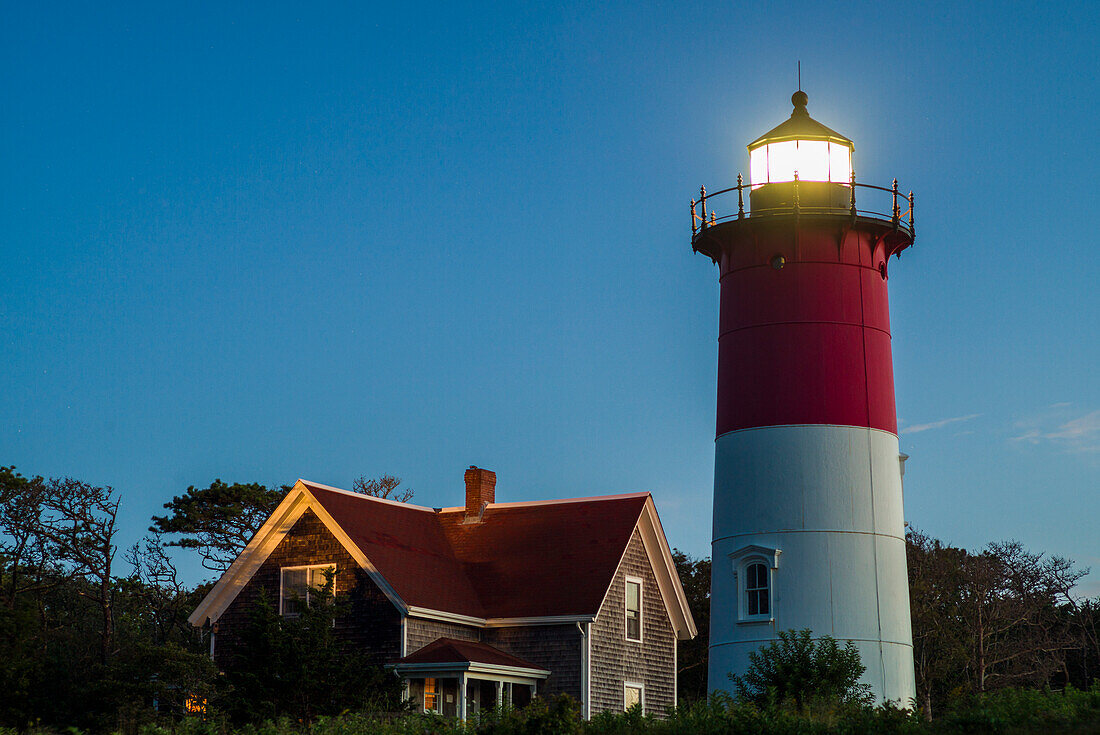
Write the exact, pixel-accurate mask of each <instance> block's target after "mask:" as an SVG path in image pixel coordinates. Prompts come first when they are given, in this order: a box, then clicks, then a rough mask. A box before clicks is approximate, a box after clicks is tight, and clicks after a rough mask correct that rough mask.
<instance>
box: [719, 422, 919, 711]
mask: <svg viewBox="0 0 1100 735" xmlns="http://www.w3.org/2000/svg"><path fill="white" fill-rule="evenodd" d="M714 478H715V479H714V529H713V530H714V535H713V544H712V554H713V555H712V557H711V559H712V563H713V565H714V573H713V577H712V579H713V588H712V590H711V617H712V620H715V621H725V623H726V624H716V625H713V626H712V629H711V640H710V646H711V648H710V670H709V682H710V684H709V685H710V688H711V689H729V688H730V682H729V680H728V676H727V675H728V673H729V672H731V671H732V672H738V673H743V672H744V671H745V669H746V668H747V666H748V654H749V652H750V651H754V650H757V649H758V648H760V647H761V646H762V645H765V644H766V643H767V642H769V641H771V640H774V639H775V638H776V632H777V631H780V630H788V629H794V630H801V629H803V628H809V629H810V630H811V631H813V634H814V636H815V637H819V636H822V635H829V636H832V637H833V638H835V639H837V640H838V641H839V642H840V643H841V644H842V645H843V643H844V642H845V641H848V640H851V641H853V642H854V643H855V644H856V646H857V647H858V649H859V652H860V656H861V659H862V661H863V665H864V666H866V667H867V671H866V673H865V674H864V679H863V681H864V682H866V683H867V684H870V685H871V687H872V690H873V691H874V692H875V693H876V695H878V696H879V697H880V698H881V699H887V700H893V701H895V702H898V703H900V704H902V705H903V706H907V705H908V704H909V700H910V698H911V697H913V696H914V694H915V682H914V674H913V641H912V634H911V629H910V622H909V587H908V579H907V575H906V566H905V527H904V521H903V513H902V486H901V465H900V460H899V451H898V438H897V436H896V435H895V434H892V433H890V432H887V431H883V430H880V429H869V428H864V427H853V426H831V425H802V426H769V427H763V428H753V429H742V430H739V431H731V432H728V433H726V434H723V435H721V436H719V437H718V438H717V440H716V451H715V471H714ZM761 561H763V562H765V563H766V566H767V568H768V570H769V575H770V579H769V583H770V589H769V595H770V604H769V606H768V607H769V610H768V613H767V614H766V615H758V616H752V615H750V614H749V610H748V604H747V599H746V583H748V582H749V580H747V579H746V570H747V568H748V566H749V565H751V564H753V563H759V562H761ZM730 622H732V623H733V624H732V625H730V624H728V623H730ZM723 682H725V685H723Z"/></svg>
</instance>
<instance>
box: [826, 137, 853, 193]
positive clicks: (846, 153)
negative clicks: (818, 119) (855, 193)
mask: <svg viewBox="0 0 1100 735" xmlns="http://www.w3.org/2000/svg"><path fill="white" fill-rule="evenodd" d="M851 180H852V149H851V148H849V147H848V146H846V145H841V144H840V143H830V144H829V181H835V182H837V183H838V184H847V183H849V182H851Z"/></svg>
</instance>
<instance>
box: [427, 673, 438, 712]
mask: <svg viewBox="0 0 1100 735" xmlns="http://www.w3.org/2000/svg"><path fill="white" fill-rule="evenodd" d="M424 711H425V712H438V711H439V692H438V691H437V690H436V687H435V679H425V680H424Z"/></svg>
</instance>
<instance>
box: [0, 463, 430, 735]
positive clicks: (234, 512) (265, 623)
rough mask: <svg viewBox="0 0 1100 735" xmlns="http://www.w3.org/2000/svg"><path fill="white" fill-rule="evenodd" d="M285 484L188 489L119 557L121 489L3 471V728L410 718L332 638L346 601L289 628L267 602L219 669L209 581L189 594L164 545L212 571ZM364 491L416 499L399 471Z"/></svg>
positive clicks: (364, 481) (391, 690) (386, 681)
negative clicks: (205, 626)
mask: <svg viewBox="0 0 1100 735" xmlns="http://www.w3.org/2000/svg"><path fill="white" fill-rule="evenodd" d="M289 489H290V488H289V487H286V486H284V487H267V486H264V485H260V484H256V483H249V484H245V483H234V484H228V483H224V482H222V481H221V480H215V481H214V482H213V483H211V484H210V485H209V486H208V487H204V488H196V487H189V488H187V491H186V492H184V493H183V494H181V495H179V496H176V497H174V498H173V499H172V500H171V501H169V502H168V503H165V509H166V510H167V513H166V514H165V515H163V516H154V517H153V518H152V519H151V522H152V525H151V526H150V528H149V532H148V535H147V536H146V537H145V538H143V539H142V540H141V541H140V542H139V543H136V544H134V545H133V546H131V547H129V548H127V549H124V550H122V552H121V559H119V549H118V545H117V540H118V531H119V528H118V509H119V495H118V493H116V492H115V491H114V490H113V489H112V488H110V487H98V486H95V485H90V484H87V483H83V482H80V481H77V480H73V479H69V478H65V479H46V478H43V477H24V476H23V475H22V474H20V473H19V472H17V471H16V469H15V468H14V467H0V600H2V604H0V727H3V726H7V727H15V728H24V727H27V726H28V725H30V724H32V723H37V724H39V725H46V726H52V727H55V728H60V729H64V728H67V727H77V728H80V729H84V730H90V731H95V732H107V731H122V732H135V731H137V729H139V728H140V727H141V726H143V725H146V724H148V723H150V722H153V721H154V720H156V719H158V718H161V717H165V716H167V717H181V716H184V715H199V716H215V717H216V718H217V717H221V718H226V717H227V718H229V720H231V721H232V722H235V723H236V724H245V723H248V722H260V721H262V720H264V719H267V718H274V717H280V716H291V717H294V718H295V719H301V720H306V721H308V720H312V719H313V718H315V717H317V716H320V715H325V714H334V713H338V712H343V711H349V710H350V711H360V710H363V709H371V708H374V709H385V710H389V711H396V710H399V709H401V707H402V703H401V700H400V686H399V682H398V681H397V679H396V677H394V676H392V675H386V674H385V672H383V671H382V669H381V668H379V667H377V666H371V665H370V663H369V662H367V661H365V660H362V659H361V657H360V656H359V654H356V653H355V652H354V651H344V650H342V648H341V644H340V641H339V640H337V638H336V636H335V635H334V634H333V620H334V619H335V617H336V616H338V615H340V614H342V612H343V609H344V605H345V604H346V602H345V601H341V600H336V601H334V602H333V603H332V604H323V605H318V606H315V607H310V608H309V609H308V610H306V611H305V612H304V613H303V614H302V615H300V616H298V617H297V618H294V619H284V618H281V617H280V616H279V615H277V614H276V612H275V607H274V601H272V600H261V601H260V603H259V604H258V605H256V608H255V609H254V610H253V611H252V619H251V621H250V625H249V628H248V630H246V631H245V637H246V639H247V640H248V645H247V646H244V647H243V648H242V651H241V653H240V657H241V660H240V661H238V662H236V665H235V666H233V667H232V670H230V671H228V672H224V673H223V672H219V671H218V670H217V669H216V667H215V666H214V664H213V662H212V661H211V660H210V656H209V639H208V638H206V637H205V635H204V632H203V631H202V630H198V629H195V628H194V627H192V626H191V625H190V624H189V623H188V622H187V618H188V616H189V615H190V614H191V612H192V611H193V610H194V609H195V607H196V606H197V605H198V604H199V602H200V601H201V600H202V598H203V597H204V596H205V595H206V593H207V592H208V591H209V589H210V587H211V585H212V581H213V580H211V581H207V582H203V583H201V584H199V585H197V586H189V585H186V584H184V583H183V581H181V579H180V577H179V574H178V572H177V569H176V566H175V564H174V563H173V560H172V557H171V556H170V554H169V553H168V550H169V548H170V547H178V548H183V549H188V550H192V551H193V552H195V553H197V554H198V555H199V557H200V559H201V560H202V564H203V566H204V567H205V568H206V569H208V570H210V572H211V573H212V576H217V575H219V574H220V573H221V572H222V571H224V570H225V569H227V568H228V566H229V564H231V563H232V561H233V560H234V559H235V558H236V557H237V555H238V554H239V553H240V552H241V551H242V550H243V549H244V547H245V546H246V545H247V543H248V541H249V540H250V539H251V538H252V535H253V534H254V533H255V532H256V530H258V529H259V527H260V526H261V525H262V524H263V522H264V521H265V520H266V519H267V517H268V516H269V515H270V514H271V512H272V511H273V510H274V509H275V507H276V506H277V505H278V504H279V502H280V501H281V500H282V498H283V497H284V496H285V495H286V492H287V491H288V490H289ZM354 489H355V491H357V492H361V493H364V494H369V495H374V496H376V497H388V498H394V499H398V500H403V501H407V500H409V499H411V497H412V490H410V489H408V488H405V487H402V486H401V480H400V479H399V478H396V477H393V476H392V475H382V476H381V477H379V478H373V479H368V478H365V477H361V478H359V479H357V480H356V481H355V484H354ZM119 561H121V562H122V564H121V565H120V564H119V563H118V562H119ZM120 566H121V567H122V570H120V569H119V567H120ZM319 593H320V595H321V599H324V598H325V594H326V593H325V590H324V589H322V590H320V591H319Z"/></svg>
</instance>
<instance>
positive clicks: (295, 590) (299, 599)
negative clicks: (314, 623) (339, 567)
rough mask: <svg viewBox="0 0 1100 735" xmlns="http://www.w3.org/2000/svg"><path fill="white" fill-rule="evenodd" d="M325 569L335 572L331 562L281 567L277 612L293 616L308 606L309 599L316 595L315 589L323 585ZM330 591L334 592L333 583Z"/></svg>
mask: <svg viewBox="0 0 1100 735" xmlns="http://www.w3.org/2000/svg"><path fill="white" fill-rule="evenodd" d="M326 571H330V572H331V573H332V574H336V567H334V566H333V565H331V564H317V565H314V566H308V567H283V569H282V582H281V586H280V590H279V613H280V614H281V615H284V616H286V617H295V616H297V615H300V614H301V612H302V611H303V610H304V609H305V608H307V607H309V604H310V599H311V598H316V596H317V589H318V588H319V587H323V586H324V585H325V572H326ZM332 591H333V594H335V593H336V588H335V584H334V585H333V590H332Z"/></svg>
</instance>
